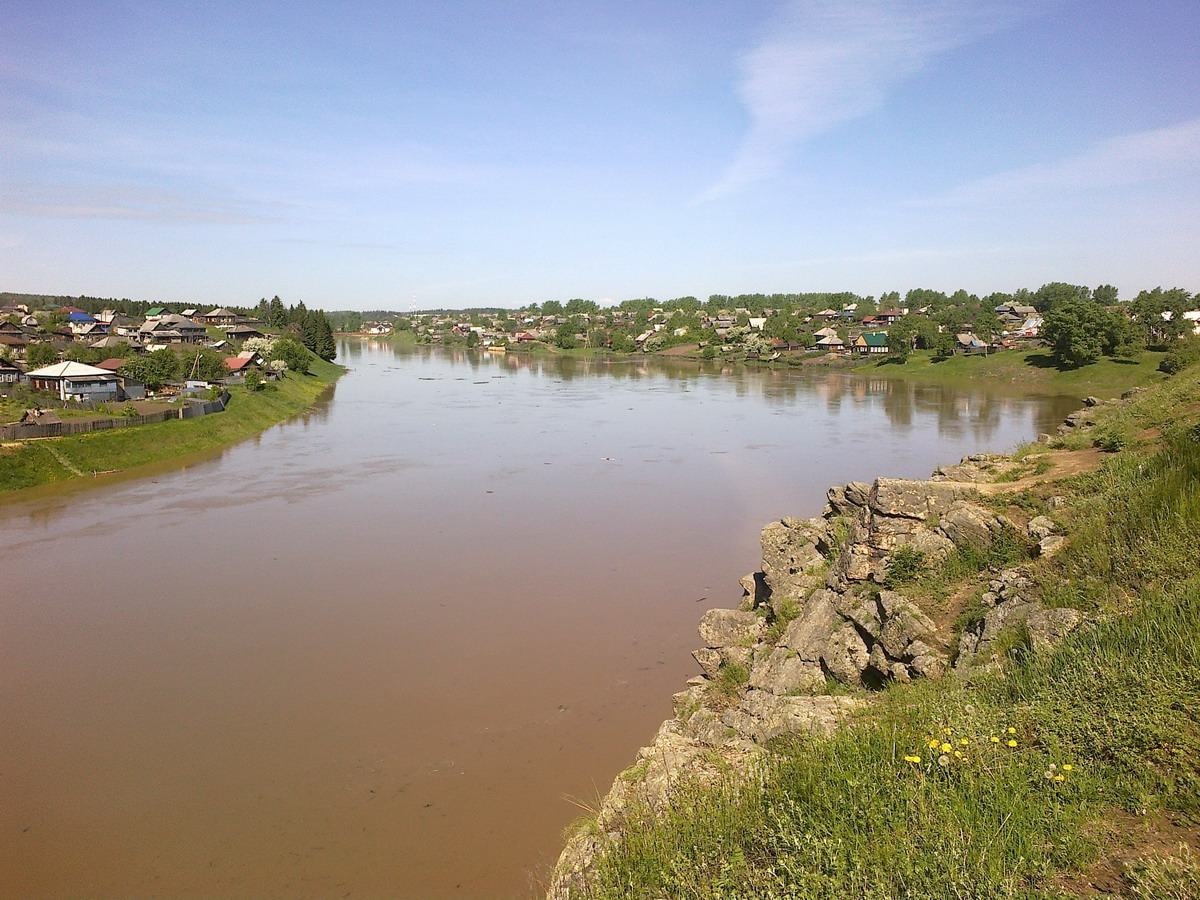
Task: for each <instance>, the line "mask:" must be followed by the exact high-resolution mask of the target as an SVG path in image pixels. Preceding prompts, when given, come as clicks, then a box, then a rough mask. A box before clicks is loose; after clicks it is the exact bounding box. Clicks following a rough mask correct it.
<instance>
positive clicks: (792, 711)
mask: <svg viewBox="0 0 1200 900" xmlns="http://www.w3.org/2000/svg"><path fill="white" fill-rule="evenodd" d="M863 702H864V701H863V700H862V699H860V698H857V697H827V696H816V697H777V696H775V695H773V694H769V693H766V692H765V691H748V692H747V693H746V696H745V697H744V698H743V699H742V700H741V702H740V703H739V704H738V705H737V706H736V707H734V708H733V709H730V710H726V712H725V713H724V715H722V717H721V721H722V723H723V724H725V725H727V726H728V727H730V728H733V729H734V730H735V731H737V732H738V733H739V734H741V735H743V736H745V737H747V738H749V739H750V740H752V741H754V742H755V743H758V744H764V743H766V742H767V741H769V740H772V739H773V738H777V737H779V736H781V735H784V734H792V733H812V734H828V733H829V732H831V731H833V729H834V728H835V727H836V726H837V724H838V723H839V722H840V721H842V720H843V719H844V718H845V716H846V714H847V713H849V712H850V711H851V710H854V709H857V708H858V707H860V706H862V704H863Z"/></svg>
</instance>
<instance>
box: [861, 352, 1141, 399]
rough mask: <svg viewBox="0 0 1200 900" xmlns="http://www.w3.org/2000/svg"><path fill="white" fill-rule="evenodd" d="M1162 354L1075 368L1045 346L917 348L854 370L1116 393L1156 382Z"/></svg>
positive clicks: (945, 380) (1105, 394)
mask: <svg viewBox="0 0 1200 900" xmlns="http://www.w3.org/2000/svg"><path fill="white" fill-rule="evenodd" d="M1164 356H1165V354H1163V353H1158V352H1154V351H1150V350H1145V351H1142V352H1141V353H1139V354H1137V355H1136V356H1135V357H1133V358H1132V359H1130V360H1117V359H1110V358H1107V357H1106V358H1103V359H1100V360H1099V361H1097V362H1095V363H1093V364H1092V365H1090V366H1083V367H1081V368H1079V369H1070V370H1065V371H1062V370H1059V369H1056V368H1054V366H1053V365H1052V364H1051V362H1050V354H1049V351H1046V350H1035V351H1032V352H1030V351H1022V350H1006V351H1003V352H1001V353H993V354H990V355H988V356H967V355H957V356H953V357H951V358H950V359H947V360H943V361H941V362H934V361H933V354H932V352H931V351H924V350H920V351H917V352H916V353H914V354H913V355H912V357H911V358H910V359H909V360H908V361H907V362H905V363H901V364H897V363H894V362H887V361H879V362H870V363H867V364H865V365H863V366H859V367H857V368H856V369H855V371H858V372H862V373H864V374H870V375H871V376H872V377H879V376H886V377H894V378H908V379H914V380H922V381H937V382H942V383H946V384H969V383H971V382H976V381H987V382H992V383H997V384H1004V383H1007V384H1012V385H1014V386H1017V387H1021V388H1022V389H1024V390H1026V391H1029V392H1031V393H1032V392H1038V391H1042V392H1047V393H1066V394H1071V393H1076V394H1080V395H1081V396H1082V395H1088V394H1091V395H1095V396H1097V397H1101V398H1104V397H1115V396H1116V395H1118V394H1120V393H1122V392H1123V391H1125V390H1128V389H1129V388H1131V387H1140V386H1144V385H1149V384H1157V383H1160V382H1162V381H1163V379H1164V378H1165V376H1164V375H1163V374H1162V373H1161V372H1159V371H1158V364H1159V362H1161V361H1162V359H1163V357H1164Z"/></svg>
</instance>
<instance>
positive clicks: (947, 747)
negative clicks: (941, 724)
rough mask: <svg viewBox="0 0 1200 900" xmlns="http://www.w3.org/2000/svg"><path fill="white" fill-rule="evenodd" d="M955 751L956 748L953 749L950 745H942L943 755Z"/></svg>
mask: <svg viewBox="0 0 1200 900" xmlns="http://www.w3.org/2000/svg"><path fill="white" fill-rule="evenodd" d="M953 749H954V748H953V747H951V746H950V745H949V744H942V752H943V753H949V752H950V751H951V750H953Z"/></svg>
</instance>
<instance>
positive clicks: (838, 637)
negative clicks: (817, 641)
mask: <svg viewBox="0 0 1200 900" xmlns="http://www.w3.org/2000/svg"><path fill="white" fill-rule="evenodd" d="M870 660H871V654H870V652H869V651H868V650H867V645H866V643H865V642H864V641H863V639H862V635H860V634H859V633H858V629H857V628H855V627H854V625H853V623H851V622H842V623H841V624H840V625H838V626H837V628H835V629H834V630H833V632H832V633H831V634H830V635H829V638H828V640H827V641H826V642H825V647H824V649H823V650H822V652H821V662H822V663H823V664H824V666H825V670H826V671H827V672H828V673H829V674H830V675H832V676H833V677H834V678H835V679H837V680H838V681H840V682H841V683H842V684H848V685H855V686H857V685H861V684H862V673H863V670H864V669H866V668H867V666H868V664H869V663H870Z"/></svg>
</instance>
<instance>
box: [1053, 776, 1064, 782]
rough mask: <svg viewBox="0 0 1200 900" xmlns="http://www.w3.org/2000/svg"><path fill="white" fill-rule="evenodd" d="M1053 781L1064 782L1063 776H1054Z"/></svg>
mask: <svg viewBox="0 0 1200 900" xmlns="http://www.w3.org/2000/svg"><path fill="white" fill-rule="evenodd" d="M1054 780H1055V781H1063V780H1065V776H1063V775H1055V776H1054Z"/></svg>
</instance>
